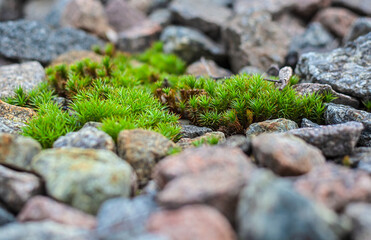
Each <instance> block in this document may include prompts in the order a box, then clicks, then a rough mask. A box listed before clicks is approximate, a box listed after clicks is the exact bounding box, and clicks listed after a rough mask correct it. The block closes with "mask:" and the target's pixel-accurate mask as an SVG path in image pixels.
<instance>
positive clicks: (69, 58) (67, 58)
mask: <svg viewBox="0 0 371 240" xmlns="http://www.w3.org/2000/svg"><path fill="white" fill-rule="evenodd" d="M86 58H89V59H90V60H92V61H93V62H97V63H101V62H102V60H103V56H101V55H98V54H96V53H95V52H92V51H87V50H72V51H69V52H67V53H63V54H61V55H59V56H58V57H57V58H55V59H54V60H53V61H52V62H51V63H50V65H51V66H55V65H59V64H66V65H71V64H75V63H76V62H79V61H82V60H84V59H86Z"/></svg>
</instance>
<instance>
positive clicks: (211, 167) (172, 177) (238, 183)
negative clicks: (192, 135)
mask: <svg viewBox="0 0 371 240" xmlns="http://www.w3.org/2000/svg"><path fill="white" fill-rule="evenodd" d="M250 161H251V160H250V159H249V158H248V157H247V156H246V155H245V154H244V153H243V152H242V151H241V150H240V149H238V148H225V147H200V148H196V149H187V150H184V151H183V152H181V153H180V154H177V155H174V156H169V157H166V158H165V159H163V160H162V161H161V162H159V163H158V164H157V165H156V167H155V170H154V174H153V176H154V177H153V178H154V180H155V182H156V183H157V184H158V186H159V187H160V189H162V190H161V191H160V192H159V193H158V195H157V201H158V203H159V204H160V205H162V206H165V207H171V208H176V207H180V206H184V205H188V204H194V203H200V204H208V205H210V206H213V207H215V208H217V209H218V210H219V211H220V212H222V213H223V214H224V215H225V216H226V217H227V218H228V219H229V220H230V221H232V222H233V221H234V213H235V208H236V203H237V202H236V200H237V197H238V194H239V191H240V190H241V189H242V187H243V186H244V184H245V183H246V179H247V177H248V176H249V173H250V172H251V171H253V170H254V166H253V165H252V164H251V163H250ZM216 183H217V184H216Z"/></svg>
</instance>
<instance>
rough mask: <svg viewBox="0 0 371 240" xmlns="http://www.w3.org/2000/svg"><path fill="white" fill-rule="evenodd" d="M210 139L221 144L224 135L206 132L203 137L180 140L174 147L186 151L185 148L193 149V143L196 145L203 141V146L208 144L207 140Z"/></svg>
mask: <svg viewBox="0 0 371 240" xmlns="http://www.w3.org/2000/svg"><path fill="white" fill-rule="evenodd" d="M211 138H217V139H218V143H222V142H224V140H225V134H224V133H223V132H218V131H216V132H207V133H205V134H204V135H202V136H199V137H195V138H181V139H180V140H179V141H178V142H177V143H176V145H177V146H178V147H181V148H182V149H187V148H193V147H195V146H194V143H197V142H200V141H204V143H203V144H206V145H207V144H208V143H207V140H208V139H211Z"/></svg>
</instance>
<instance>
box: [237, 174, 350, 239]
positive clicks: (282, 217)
mask: <svg viewBox="0 0 371 240" xmlns="http://www.w3.org/2000/svg"><path fill="white" fill-rule="evenodd" d="M237 225H238V235H239V239H254V240H282V239H308V240H335V239H340V237H341V236H342V235H343V234H344V232H345V231H346V230H348V229H349V228H350V226H349V223H348V222H345V221H344V220H342V219H340V218H338V217H337V215H336V214H335V213H334V212H332V211H331V210H329V209H327V208H324V207H322V206H320V205H317V204H315V203H314V202H311V201H309V200H308V199H307V198H305V197H303V196H302V195H300V194H299V193H297V192H296V191H295V190H293V188H292V185H291V183H290V182H289V181H288V180H284V179H280V178H276V177H274V176H273V174H271V173H270V172H268V171H263V170H260V171H257V172H255V173H254V174H253V175H252V176H251V180H250V181H249V184H248V185H247V186H246V187H245V188H244V189H243V190H242V192H241V195H240V200H239V203H238V213H237ZM267 226H269V227H267Z"/></svg>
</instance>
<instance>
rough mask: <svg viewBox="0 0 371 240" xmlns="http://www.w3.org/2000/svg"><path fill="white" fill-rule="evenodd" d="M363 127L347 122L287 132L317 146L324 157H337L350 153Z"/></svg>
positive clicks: (356, 123) (360, 124) (359, 124)
mask: <svg viewBox="0 0 371 240" xmlns="http://www.w3.org/2000/svg"><path fill="white" fill-rule="evenodd" d="M363 129H364V127H363V125H362V123H359V122H347V123H343V124H335V125H328V126H319V127H315V128H300V129H294V130H291V131H288V132H287V133H288V134H293V135H294V136H296V137H299V138H301V139H303V140H304V141H306V142H307V143H309V144H311V145H313V146H316V147H318V148H319V149H321V151H322V153H323V154H324V155H325V156H326V157H337V156H344V155H346V154H350V153H352V151H353V150H354V147H355V146H356V144H357V142H358V139H359V137H360V135H361V132H362V130H363Z"/></svg>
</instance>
